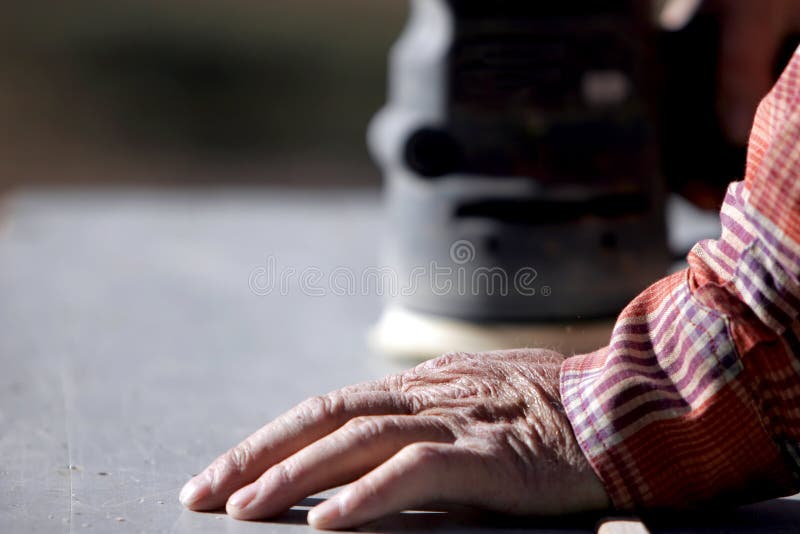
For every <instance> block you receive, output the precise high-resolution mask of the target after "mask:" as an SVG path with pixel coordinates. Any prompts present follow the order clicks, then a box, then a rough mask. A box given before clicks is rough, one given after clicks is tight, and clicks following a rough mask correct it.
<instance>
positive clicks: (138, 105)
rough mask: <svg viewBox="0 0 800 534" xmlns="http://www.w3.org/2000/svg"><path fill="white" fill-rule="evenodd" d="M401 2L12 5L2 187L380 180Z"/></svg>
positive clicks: (3, 38)
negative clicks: (376, 147) (369, 143)
mask: <svg viewBox="0 0 800 534" xmlns="http://www.w3.org/2000/svg"><path fill="white" fill-rule="evenodd" d="M406 10H407V3H406V2H405V1H403V0H382V1H380V2H376V1H374V0H338V1H337V2H329V1H326V0H271V1H269V2H261V1H251V0H229V1H226V2H210V1H207V0H200V1H197V0H195V1H192V2H188V1H185V0H159V1H155V0H137V1H136V2H132V1H120V2H101V1H92V0H81V1H75V2H49V3H47V6H46V8H45V7H44V6H43V5H41V4H40V3H24V2H14V3H11V4H9V5H7V6H6V7H5V10H4V11H5V13H4V16H3V17H2V18H0V72H1V73H2V74H0V124H2V125H3V127H2V130H1V131H2V142H0V187H9V186H15V185H20V184H24V185H50V184H93V183H146V184H176V183H243V182H244V183H286V182H291V183H292V184H293V185H299V186H302V185H309V186H315V187H316V186H322V187H324V186H329V185H342V184H344V185H356V184H359V185H360V184H378V183H379V182H380V175H379V173H378V171H377V169H376V168H375V167H374V166H373V165H372V163H371V162H370V159H369V156H368V154H367V150H366V145H365V140H364V139H365V130H366V125H367V123H368V121H369V119H370V117H371V116H372V115H373V114H374V113H375V112H376V111H377V110H378V109H379V108H380V107H381V105H382V104H383V103H384V101H385V80H386V58H387V52H388V49H389V46H390V45H391V43H392V42H393V41H394V40H395V39H396V37H397V35H398V34H399V32H400V30H401V27H402V25H403V23H404V21H405V18H406Z"/></svg>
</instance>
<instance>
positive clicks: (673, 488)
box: [561, 49, 800, 509]
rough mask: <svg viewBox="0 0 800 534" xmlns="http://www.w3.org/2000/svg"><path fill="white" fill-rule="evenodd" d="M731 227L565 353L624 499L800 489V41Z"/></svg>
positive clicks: (569, 380) (762, 121)
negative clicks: (607, 328) (593, 343)
mask: <svg viewBox="0 0 800 534" xmlns="http://www.w3.org/2000/svg"><path fill="white" fill-rule="evenodd" d="M720 218H721V221H722V227H723V230H722V235H721V236H720V238H719V239H716V240H708V241H703V242H700V243H698V244H696V245H695V247H694V248H693V250H692V252H691V253H690V254H689V257H688V260H689V268H688V269H686V270H684V271H682V272H679V273H676V274H674V275H672V276H669V277H667V278H665V279H663V280H661V281H659V282H657V283H655V284H653V285H652V286H651V287H649V288H648V289H646V290H645V291H644V292H643V293H642V294H641V295H639V296H638V297H637V298H636V299H634V300H633V301H632V302H631V303H630V304H629V305H628V306H627V307H626V308H625V310H624V311H623V312H622V313H621V315H620V317H619V319H618V320H617V323H616V326H615V328H614V331H613V334H612V337H611V340H610V344H609V345H608V346H607V347H605V348H603V349H600V350H598V351H596V352H594V353H591V354H586V355H581V356H575V357H573V358H569V359H567V360H566V361H565V362H564V365H563V367H562V372H561V395H562V399H563V401H564V405H565V407H566V410H567V414H568V415H569V418H570V421H571V422H572V425H573V428H574V431H575V434H576V436H577V438H578V441H579V442H580V444H581V447H582V448H583V450H584V452H585V453H586V455H587V457H588V458H589V461H590V462H591V464H592V466H593V467H594V469H595V471H596V472H597V474H598V476H599V477H600V479H601V480H602V481H603V483H604V484H605V487H606V489H607V490H608V493H609V495H610V497H611V499H612V501H613V502H614V504H615V505H616V506H617V507H619V508H622V509H636V508H654V507H685V506H697V505H698V504H701V503H705V502H709V501H716V500H722V499H724V500H725V501H726V502H728V503H730V502H746V501H753V500H758V499H762V498H768V497H774V496H780V495H786V494H791V493H794V492H797V491H798V490H800V320H798V313H800V49H798V51H797V52H795V54H794V56H793V57H792V60H791V62H790V63H789V65H788V67H787V68H786V71H785V72H784V73H783V75H782V76H781V78H780V79H779V80H778V82H777V84H776V85H775V87H774V88H773V89H772V91H771V92H770V93H769V94H768V95H767V96H766V97H765V98H764V100H763V101H762V102H761V105H760V106H759V108H758V112H757V113H756V118H755V124H754V126H753V130H752V133H751V135H750V142H749V149H748V159H747V168H746V173H745V180H744V181H743V182H735V183H732V184H731V185H730V186H729V188H728V193H727V196H726V198H725V202H724V205H723V207H722V210H721V213H720Z"/></svg>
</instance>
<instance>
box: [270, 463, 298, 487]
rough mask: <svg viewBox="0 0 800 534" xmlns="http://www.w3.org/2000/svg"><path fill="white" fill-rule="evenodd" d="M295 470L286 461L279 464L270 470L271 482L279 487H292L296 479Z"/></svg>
mask: <svg viewBox="0 0 800 534" xmlns="http://www.w3.org/2000/svg"><path fill="white" fill-rule="evenodd" d="M293 472H294V470H293V469H292V468H291V467H290V466H289V465H288V463H287V462H286V461H283V462H280V463H277V464H275V465H273V466H272V467H271V468H270V469H269V478H270V480H271V481H272V482H273V483H274V484H276V485H278V486H290V485H291V484H292V481H293V479H294V477H293Z"/></svg>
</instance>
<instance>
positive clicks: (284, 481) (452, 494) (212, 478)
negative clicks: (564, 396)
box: [180, 349, 609, 528]
mask: <svg viewBox="0 0 800 534" xmlns="http://www.w3.org/2000/svg"><path fill="white" fill-rule="evenodd" d="M562 360H563V356H561V355H560V354H558V353H555V352H552V351H546V350H534V349H518V350H510V351H498V352H487V353H481V354H463V353H457V354H449V355H445V356H442V357H440V358H436V359H434V360H430V361H428V362H425V363H422V364H420V365H418V366H417V367H415V368H413V369H411V370H409V371H406V372H403V373H400V374H396V375H392V376H389V377H386V378H384V379H381V380H377V381H374V382H367V383H363V384H358V385H355V386H349V387H346V388H344V389H341V390H338V391H334V392H332V393H329V394H327V395H324V396H321V397H315V398H311V399H309V400H307V401H305V402H303V403H301V404H299V405H298V406H297V407H295V408H294V409H292V410H290V411H289V412H287V413H285V414H284V415H282V416H280V417H278V418H277V419H275V420H274V421H272V422H271V423H269V424H267V425H266V426H264V427H263V428H261V429H260V430H258V431H257V432H256V433H254V434H253V435H251V436H250V437H248V438H247V439H245V440H244V441H243V442H242V443H240V444H239V445H237V446H236V447H234V448H233V449H231V450H230V451H228V452H227V453H225V454H223V455H222V456H220V457H219V458H217V459H216V460H215V461H214V462H213V463H212V464H211V465H210V466H209V467H207V468H206V469H205V470H204V471H203V472H202V473H200V474H199V475H197V476H196V477H194V478H193V479H192V480H191V481H189V482H188V483H187V484H186V486H185V487H184V488H183V490H182V491H181V496H180V499H181V502H182V503H183V504H184V505H185V506H187V507H188V508H190V509H192V510H212V509H216V508H219V507H221V506H222V505H223V504H226V502H227V504H226V509H227V512H228V513H229V514H230V515H232V516H233V517H236V518H239V519H260V518H266V517H272V516H275V515H278V514H280V513H281V512H283V511H285V510H287V509H288V508H290V507H291V506H292V505H294V504H295V503H297V502H298V501H300V500H301V499H303V498H304V497H306V496H308V495H311V494H314V493H317V492H319V491H322V490H325V489H329V488H332V487H336V486H339V485H342V484H347V483H349V485H347V486H346V487H345V488H343V489H342V490H341V491H340V492H339V493H337V494H336V495H335V496H334V497H331V498H330V499H328V500H327V501H324V502H322V503H321V504H319V505H317V506H316V507H315V508H314V509H312V510H311V511H310V512H309V515H308V522H309V523H310V524H311V525H312V526H314V527H317V528H345V527H352V526H355V525H359V524H363V523H365V522H367V521H370V520H372V519H375V518H378V517H380V516H383V515H385V514H388V513H392V512H398V511H400V510H403V509H407V508H410V507H417V508H418V507H420V506H424V505H425V504H428V503H432V502H447V503H454V504H466V505H474V506H478V507H481V508H486V509H491V510H495V511H499V512H505V513H511V514H535V515H555V514H566V513H571V512H581V511H589V510H598V509H602V508H606V507H608V506H609V501H608V497H607V496H606V493H605V491H604V489H603V486H602V485H601V483H600V481H599V480H598V479H597V477H596V475H595V474H594V472H593V471H592V469H591V467H590V466H589V465H588V463H587V461H586V459H585V457H584V455H583V452H582V451H581V449H580V447H579V446H578V444H577V442H576V440H575V436H574V435H573V432H572V428H571V426H570V423H569V420H568V419H567V417H566V415H565V414H564V410H563V408H562V405H561V400H560V395H559V386H558V378H559V371H560V367H561V362H562Z"/></svg>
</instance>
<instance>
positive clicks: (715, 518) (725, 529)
mask: <svg viewBox="0 0 800 534" xmlns="http://www.w3.org/2000/svg"><path fill="white" fill-rule="evenodd" d="M323 500H324V499H321V498H316V497H308V498H306V499H303V500H302V501H301V502H299V503H298V504H297V505H296V506H294V507H293V508H292V509H290V510H288V511H287V512H285V513H284V514H282V515H280V516H279V517H276V518H272V519H269V520H264V521H260V522H261V523H269V524H282V525H306V524H307V523H306V516H307V514H308V510H309V509H310V508H312V507H314V506H316V505H317V504H319V503H320V502H322V501H323ZM217 513H224V511H220V512H217ZM602 520H603V517H602V516H600V515H595V514H591V515H588V514H587V515H581V516H573V517H566V518H564V517H561V518H536V517H513V516H508V515H502V514H494V513H491V512H485V511H481V510H476V509H473V508H468V507H455V506H442V507H440V510H438V511H409V512H403V513H399V514H393V515H390V516H386V517H384V518H381V519H378V520H376V521H372V522H371V523H368V524H366V525H364V526H363V527H361V528H359V529H358V530H360V531H368V532H385V533H394V532H396V533H403V534H406V533H407V534H412V533H422V532H484V533H491V532H496V533H503V534H510V533H513V532H537V533H553V534H556V533H558V534H572V533H593V532H595V531H596V528H597V526H598V525H599V524H600V523H601V522H602ZM643 522H644V524H645V525H646V526H647V529H648V530H649V531H650V532H651V534H681V533H693V534H694V533H700V534H703V533H712V532H713V533H715V534H725V533H761V532H775V533H783V532H785V533H796V532H800V500H793V499H774V500H771V501H766V502H762V503H757V504H752V505H748V506H742V507H739V508H733V509H729V510H725V509H713V510H709V511H703V512H680V513H676V512H672V513H669V514H654V515H648V516H645V517H644V518H643Z"/></svg>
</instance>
